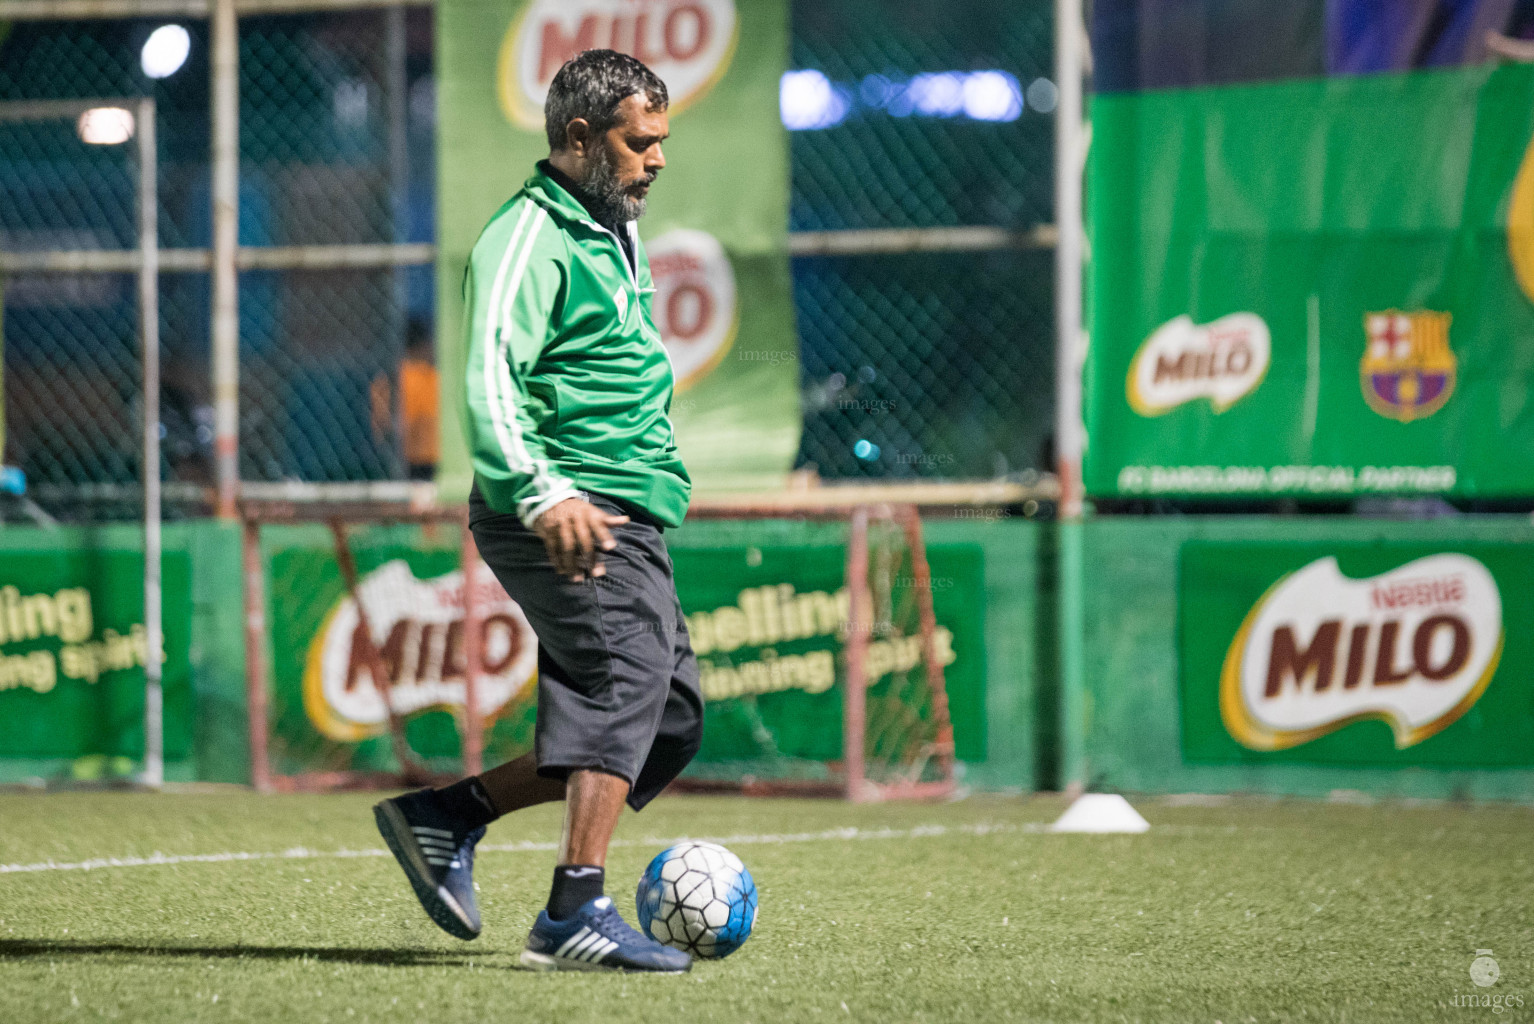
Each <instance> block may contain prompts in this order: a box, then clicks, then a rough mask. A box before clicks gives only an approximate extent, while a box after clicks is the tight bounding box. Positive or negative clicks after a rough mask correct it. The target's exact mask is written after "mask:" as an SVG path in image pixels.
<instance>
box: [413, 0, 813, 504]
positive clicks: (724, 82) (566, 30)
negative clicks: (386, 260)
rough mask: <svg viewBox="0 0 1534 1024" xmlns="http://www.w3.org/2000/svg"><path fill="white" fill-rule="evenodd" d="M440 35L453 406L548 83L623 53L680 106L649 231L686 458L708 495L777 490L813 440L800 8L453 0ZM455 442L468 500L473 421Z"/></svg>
mask: <svg viewBox="0 0 1534 1024" xmlns="http://www.w3.org/2000/svg"><path fill="white" fill-rule="evenodd" d="M437 32H438V37H437V38H438V43H437V46H438V50H437V53H438V60H437V75H438V78H437V81H438V93H437V106H438V121H437V137H438V141H439V145H440V147H441V148H440V156H439V181H438V195H439V196H440V197H441V199H440V201H439V216H438V242H439V257H438V289H437V297H438V339H437V340H438V351H439V353H440V362H441V365H442V367H443V375H442V387H443V389H444V394H443V398H444V405H443V407H444V408H445V409H458V408H460V407H461V405H462V401H463V396H462V393H461V392H462V381H463V372H462V370H463V358H464V353H463V351H462V339H461V331H462V315H463V293H462V288H463V273H464V267H465V266H466V265H467V261H468V256H469V251H470V250H471V249H472V248H473V245H474V241H475V239H476V238H477V237H478V235H479V232H480V229H481V228H482V227H484V224H485V222H486V221H487V220H488V219H489V218H490V215H491V214H492V213H494V212H495V211H496V209H497V208H499V207H500V206H501V204H502V203H504V202H505V201H506V199H507V198H509V197H510V196H511V194H512V193H513V192H515V191H516V190H517V189H518V188H519V187H520V186H521V184H522V182H523V180H524V179H525V178H526V177H527V176H528V175H529V174H530V173H531V171H532V168H533V164H534V163H535V162H536V161H537V160H540V159H542V158H544V157H546V156H547V155H548V141H547V138H546V136H545V134H544V126H543V102H544V98H545V97H546V95H547V93H548V86H549V82H550V81H551V80H552V79H553V77H554V73H555V72H556V71H558V70H559V67H560V65H561V64H563V63H564V61H566V60H567V59H569V58H570V57H572V56H574V55H575V54H576V53H578V52H580V51H581V50H585V49H592V48H599V47H608V48H611V49H616V50H621V51H623V52H625V53H629V54H632V55H633V56H635V57H637V58H638V59H640V60H642V61H644V62H645V63H646V64H647V65H649V66H650V67H651V68H652V69H654V71H655V72H656V74H658V75H659V76H660V77H661V79H662V80H663V81H664V82H665V83H666V87H667V90H668V92H669V93H670V96H671V107H670V119H671V138H670V139H668V140H667V141H666V142H665V143H664V147H663V148H664V151H665V154H666V167H665V169H664V170H662V171H661V172H660V177H659V179H658V180H657V181H656V184H655V187H654V188H653V189H652V191H651V193H650V197H649V212H648V213H647V214H646V215H645V217H644V218H643V219H642V220H641V221H640V222H639V231H640V235H641V237H642V238H643V240H644V244H645V248H646V251H647V252H648V254H649V257H650V268H651V271H652V273H653V275H654V278H655V297H654V310H655V318H656V325H657V326H658V327H659V328H660V332H661V335H662V337H663V338H664V340H665V343H666V347H667V349H668V351H669V352H670V355H671V361H672V364H673V367H674V369H675V371H676V379H677V390H676V395H675V398H674V400H673V402H672V408H671V415H672V420H673V422H674V423H675V425H676V429H677V443H678V445H679V446H680V448H681V451H682V456H683V458H684V459H685V460H686V463H687V467H688V470H689V471H690V472H691V474H692V478H693V480H694V482H695V484H696V486H697V487H698V489H699V490H736V489H750V488H767V487H776V486H780V485H781V483H782V480H783V477H784V476H785V475H786V474H787V472H788V470H789V469H790V467H791V465H792V462H793V457H794V453H795V450H796V449H797V446H798V442H799V428H800V415H799V397H798V394H799V391H798V389H799V369H798V362H797V351H798V349H797V343H796V339H795V333H794V319H793V304H792V296H791V289H790V282H789V273H788V256H787V224H788V141H787V134H786V132H785V130H784V129H783V126H782V124H781V122H780V120H779V114H778V80H779V78H780V76H781V75H782V73H783V70H784V68H785V67H786V65H787V61H788V4H787V0H751V2H750V3H744V2H741V3H737V0H447V2H445V3H441V4H439V5H438V6H437ZM442 432H443V446H442V469H441V478H440V480H439V483H440V484H441V485H442V487H443V488H444V491H445V493H446V494H447V495H448V496H450V497H451V496H453V495H459V496H462V495H464V494H466V493H467V492H468V483H469V478H470V473H471V471H470V467H469V461H468V453H467V449H466V447H465V445H464V443H463V437H462V425H461V422H460V420H459V418H458V417H457V416H453V415H449V416H444V417H443V421H442Z"/></svg>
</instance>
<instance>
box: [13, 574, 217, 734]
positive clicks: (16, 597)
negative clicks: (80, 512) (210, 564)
mask: <svg viewBox="0 0 1534 1024" xmlns="http://www.w3.org/2000/svg"><path fill="white" fill-rule="evenodd" d="M162 565H163V577H162V582H163V588H164V589H163V622H164V634H165V637H164V639H165V645H164V649H163V650H162V651H160V652H157V653H158V654H159V656H160V658H161V670H162V673H163V678H162V686H163V687H164V694H165V704H164V715H165V756H166V758H167V759H168V760H172V761H176V760H181V759H184V758H186V757H188V756H190V752H191V746H192V685H191V665H190V659H189V655H188V649H189V644H190V639H191V628H192V599H191V592H192V591H191V565H190V560H189V559H188V558H187V556H186V555H185V554H179V553H174V552H173V553H167V554H166V555H165V556H164V562H163V563H162ZM147 639H148V638H147V636H146V634H145V632H144V559H143V556H142V555H140V554H137V553H133V552H126V551H85V550H80V549H77V548H75V549H64V548H60V549H57V550H54V551H46V552H7V553H6V555H5V557H4V559H3V560H0V757H18V758H38V759H49V758H86V757H96V756H104V757H129V758H138V757H141V756H142V755H143V752H144V662H145V659H146V658H147V657H148V656H149V651H148V643H147Z"/></svg>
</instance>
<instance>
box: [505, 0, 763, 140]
mask: <svg viewBox="0 0 1534 1024" xmlns="http://www.w3.org/2000/svg"><path fill="white" fill-rule="evenodd" d="M735 27H736V18H735V3H734V0H531V2H530V3H529V4H528V5H527V7H526V9H525V10H524V11H523V13H522V16H521V17H520V18H518V19H517V20H516V21H514V22H512V24H511V27H510V28H508V29H507V31H506V36H505V38H504V39H503V40H502V41H501V53H500V59H499V61H498V63H497V68H496V91H497V94H498V95H499V98H500V102H501V110H502V112H504V113H505V115H506V119H507V120H509V121H511V122H512V123H513V124H516V125H520V126H521V127H523V128H527V129H529V130H541V129H542V128H543V101H544V99H545V98H546V97H547V96H548V92H549V83H550V82H552V81H553V80H554V74H555V72H557V71H558V70H559V69H560V66H561V65H563V64H564V62H565V61H567V60H569V59H570V58H571V57H574V56H575V55H576V54H577V53H580V52H581V51H582V50H592V49H603V48H605V49H610V50H618V51H619V52H621V53H627V54H629V55H631V56H633V57H634V58H636V59H638V60H640V61H643V62H644V63H645V64H647V65H648V66H649V67H650V69H651V70H653V71H654V72H655V73H656V74H657V75H659V76H660V79H661V81H663V82H665V83H666V90H667V92H669V93H670V95H671V110H672V112H676V111H678V110H681V109H682V108H683V107H685V106H687V105H688V104H689V103H691V102H692V101H693V100H695V99H697V98H698V97H699V96H702V95H703V94H704V93H706V92H708V90H709V89H710V88H711V87H712V86H713V84H714V83H715V82H717V81H718V80H719V79H720V77H721V76H723V74H724V72H725V70H726V69H727V68H728V67H729V64H730V57H731V55H732V54H733V53H734V51H735Z"/></svg>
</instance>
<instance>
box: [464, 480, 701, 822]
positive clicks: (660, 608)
mask: <svg viewBox="0 0 1534 1024" xmlns="http://www.w3.org/2000/svg"><path fill="white" fill-rule="evenodd" d="M584 497H585V498H586V499H587V500H588V501H590V502H592V504H594V505H597V506H599V507H601V508H603V509H606V510H607V511H609V512H612V513H614V514H615V515H628V516H631V517H632V518H631V521H630V522H628V523H627V524H625V525H623V526H619V527H616V528H614V529H613V537H614V539H616V540H617V542H618V546H617V547H616V548H615V549H614V550H612V551H608V552H605V553H604V555H603V563H604V564H605V565H606V567H607V575H605V576H602V577H600V578H597V579H592V578H589V577H588V578H587V579H586V580H584V581H582V582H580V583H573V582H571V581H570V580H569V579H568V578H566V577H563V576H560V575H559V574H558V573H556V572H555V571H554V565H553V563H552V562H550V560H549V556H548V552H547V550H546V549H545V548H544V546H543V541H542V540H541V539H540V538H539V537H538V535H537V534H535V533H534V532H532V531H531V530H529V529H527V527H525V526H523V525H522V522H521V520H519V519H518V518H517V517H516V516H514V515H510V514H505V513H500V512H496V511H494V510H492V509H491V508H490V507H489V506H488V505H486V504H485V501H484V498H483V497H482V496H481V495H480V493H479V489H478V488H477V487H476V488H475V489H474V491H473V492H472V493H471V494H470V496H469V526H470V528H471V529H472V530H473V532H474V542H475V544H477V545H478V546H479V553H480V557H482V558H483V559H484V560H485V563H486V564H487V565H489V566H490V568H491V570H492V571H493V572H494V573H495V576H496V579H498V580H499V581H500V583H501V586H503V587H505V588H506V593H507V594H509V595H511V598H512V600H514V601H516V602H517V604H519V605H520V606H521V607H522V611H523V613H524V614H526V615H527V621H528V622H529V623H531V625H532V627H533V632H534V633H536V634H537V636H538V719H537V723H536V727H535V733H534V735H535V740H534V744H535V747H534V749H535V756H536V758H537V762H538V774H539V775H543V776H547V777H550V778H565V777H566V776H568V775H569V774H570V772H572V771H574V770H576V769H580V768H596V769H600V770H602V771H605V772H610V773H611V774H613V775H619V776H622V777H623V778H624V779H627V780H628V782H629V797H628V802H629V805H630V806H631V807H633V808H634V809H635V810H636V811H637V810H639V809H640V808H642V807H643V806H644V805H645V804H647V803H649V802H650V801H651V800H653V799H654V798H655V796H656V795H657V794H658V793H660V791H661V790H663V789H665V788H666V786H667V784H669V783H670V782H671V780H672V779H674V778H676V776H677V775H678V774H679V773H680V772H681V771H682V769H683V768H685V767H687V764H688V762H690V761H691V760H692V758H693V755H694V754H696V753H697V752H698V745H699V744H700V743H701V742H702V739H703V694H702V691H701V689H700V688H699V686H698V662H697V659H696V658H694V657H693V653H692V643H691V641H690V640H689V639H688V636H687V622H686V620H685V619H683V617H682V606H681V603H680V602H679V601H678V600H677V596H676V582H675V579H674V577H673V575H672V565H671V556H670V555H669V554H668V553H667V551H666V542H665V540H664V539H662V537H661V529H662V528H661V527H660V526H659V525H658V524H656V523H654V522H651V521H644V520H642V519H641V518H640V517H639V516H638V515H637V514H636V512H637V510H634V509H631V508H625V507H622V506H620V505H619V503H618V502H615V501H613V500H612V499H611V498H608V497H607V496H605V495H601V494H586V495H584Z"/></svg>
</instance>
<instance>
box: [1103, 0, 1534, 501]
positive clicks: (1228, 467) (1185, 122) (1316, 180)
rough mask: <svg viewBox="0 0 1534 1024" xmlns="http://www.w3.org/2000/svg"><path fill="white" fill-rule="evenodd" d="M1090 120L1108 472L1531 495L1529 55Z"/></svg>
mask: <svg viewBox="0 0 1534 1024" xmlns="http://www.w3.org/2000/svg"><path fill="white" fill-rule="evenodd" d="M1384 9H1385V8H1382V10H1384ZM1092 123H1093V141H1092V158H1091V166H1090V170H1089V183H1088V189H1089V196H1090V203H1089V206H1090V230H1091V238H1092V260H1091V280H1090V304H1089V308H1090V321H1091V345H1090V351H1089V356H1088V359H1087V364H1086V370H1085V378H1084V382H1083V386H1084V403H1085V405H1084V414H1085V422H1086V426H1087V433H1088V449H1087V454H1086V462H1085V467H1084V473H1085V480H1086V485H1087V488H1088V490H1089V492H1090V493H1093V494H1098V495H1141V494H1171V495H1201V494H1214V495H1246V496H1263V495H1279V494H1284V495H1331V496H1351V495H1359V494H1371V493H1413V492H1415V493H1448V494H1466V495H1471V494H1473V495H1527V494H1534V458H1530V457H1529V454H1530V453H1531V452H1534V301H1531V300H1534V159H1531V157H1530V155H1529V152H1530V139H1531V136H1534V67H1530V66H1528V65H1482V66H1475V67H1466V68H1453V69H1445V70H1431V71H1410V72H1405V73H1386V74H1374V75H1367V76H1357V77H1342V76H1334V77H1329V78H1310V79H1303V80H1297V81H1284V82H1276V83H1275V82H1263V83H1257V84H1252V83H1245V84H1240V85H1230V86H1218V87H1203V88H1177V89H1146V90H1143V91H1132V92H1122V93H1113V94H1109V95H1103V96H1099V97H1097V98H1095V99H1094V101H1093V104H1092ZM1510 456H1513V457H1510Z"/></svg>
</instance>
